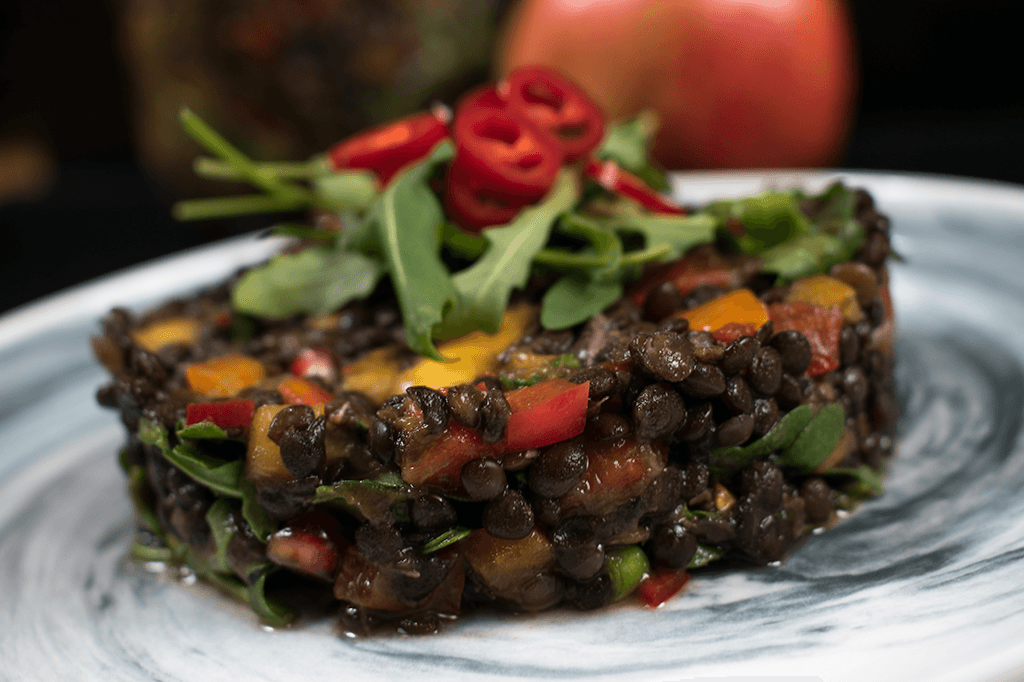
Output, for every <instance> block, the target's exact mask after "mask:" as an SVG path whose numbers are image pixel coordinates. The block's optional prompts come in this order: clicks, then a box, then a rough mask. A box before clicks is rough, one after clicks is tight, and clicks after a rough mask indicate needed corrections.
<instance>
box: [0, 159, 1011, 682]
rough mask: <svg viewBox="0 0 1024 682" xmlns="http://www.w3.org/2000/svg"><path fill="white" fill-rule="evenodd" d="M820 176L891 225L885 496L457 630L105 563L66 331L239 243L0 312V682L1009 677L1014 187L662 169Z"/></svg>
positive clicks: (99, 465) (110, 525) (104, 508)
mask: <svg viewBox="0 0 1024 682" xmlns="http://www.w3.org/2000/svg"><path fill="white" fill-rule="evenodd" d="M837 175H842V176H844V177H846V179H847V180H848V181H850V182H851V183H853V184H857V185H861V186H865V187H867V188H869V189H870V190H871V191H872V192H873V193H874V195H875V197H876V200H877V203H878V204H879V205H880V207H881V208H882V210H883V211H884V212H886V213H888V214H889V215H890V216H891V218H892V224H893V230H894V235H895V237H894V246H895V247H896V249H897V250H898V251H899V252H900V253H901V254H903V255H904V256H905V257H906V259H907V263H906V264H902V265H899V264H898V265H894V266H893V268H892V270H893V286H894V292H893V293H894V299H895V305H896V309H897V315H898V321H899V335H900V336H899V343H898V363H897V375H898V376H897V381H898V386H899V395H900V398H901V400H902V401H903V404H904V414H903V417H902V418H901V422H900V424H901V425H900V432H901V439H900V445H899V453H898V456H897V457H896V459H895V461H894V464H893V466H892V470H891V475H890V477H889V481H888V489H887V492H886V494H885V496H884V497H881V498H879V499H876V500H874V501H871V502H869V503H868V504H866V505H865V506H864V508H863V509H862V510H861V511H860V512H859V513H858V514H857V515H855V516H854V517H853V518H851V519H849V520H847V521H846V522H845V523H843V524H842V525H840V526H839V527H838V528H836V529H834V530H832V531H830V532H827V533H824V534H822V535H819V536H815V537H813V538H812V539H811V540H810V541H809V542H807V543H806V544H805V545H804V546H803V547H801V548H800V549H799V550H798V551H797V552H796V553H795V554H794V555H793V556H792V557H791V558H790V559H789V560H788V561H787V562H785V563H784V564H783V565H781V566H778V567H769V568H765V569H761V570H751V571H746V572H734V573H720V572H713V573H703V574H699V575H697V576H696V577H695V578H694V579H693V580H692V581H691V582H690V584H689V586H688V589H687V591H686V593H685V594H684V595H682V596H680V597H678V598H676V599H675V600H673V601H672V602H670V603H669V604H668V605H667V606H666V607H664V608H662V609H660V610H658V611H654V612H651V611H645V610H642V609H639V608H636V607H631V606H625V607H618V608H615V609H612V610H608V611H604V612H600V613H596V614H580V613H575V612H557V613H554V614H550V615H544V616H540V617H535V618H497V617H479V618H469V619H467V620H465V621H464V622H461V623H458V624H456V625H455V626H454V627H452V628H450V629H448V630H447V631H446V632H444V633H443V634H441V635H439V636H435V637H397V636H395V637H383V638H380V639H362V640H351V639H346V638H344V637H342V636H339V634H338V632H337V631H336V630H335V627H334V625H333V624H332V623H330V622H321V623H313V624H308V625H305V626H302V627H297V628H293V629H290V630H284V631H276V632H271V631H266V630H264V629H262V628H260V627H258V626H257V625H256V623H255V621H254V620H253V619H252V618H251V617H249V616H248V615H247V614H246V613H245V612H244V611H243V610H241V609H239V608H236V607H234V606H233V605H231V604H229V603H228V602H227V601H225V600H224V599H222V598H221V597H219V596H217V595H216V594H214V593H213V592H211V591H209V590H207V589H204V588H201V587H198V586H196V587H186V586H183V585H180V584H176V583H170V582H166V581H165V580H163V579H162V578H160V577H159V576H156V575H154V574H151V573H147V572H146V570H144V569H143V568H142V567H140V566H137V565H134V564H132V563H131V562H128V561H126V560H125V555H126V552H127V550H128V547H129V544H130V540H131V530H130V529H131V512H130V508H129V504H128V502H127V500H126V497H125V491H124V488H125V485H124V481H123V479H122V476H121V474H120V471H119V470H118V468H117V465H116V463H115V453H116V451H117V449H118V448H119V445H120V443H121V431H120V427H119V424H118V420H117V417H116V416H115V415H114V414H113V413H112V412H107V411H104V410H101V409H100V408H99V407H97V406H96V404H95V401H94V393H95V390H96V388H97V387H98V386H99V385H100V384H101V383H102V382H103V381H104V373H103V372H102V371H101V369H100V368H99V367H98V365H97V364H96V363H95V362H94V361H93V360H92V359H91V354H90V351H89V343H88V337H89V335H90V334H92V333H93V332H94V331H95V330H96V328H97V327H96V320H97V319H98V318H99V317H100V316H101V315H102V314H103V313H104V312H105V311H106V310H107V309H108V308H110V307H111V306H113V305H129V306H132V307H140V306H146V305H150V304H153V303H154V302H156V301H158V300H160V299H161V298H163V297H166V296H168V295H170V294H173V293H182V292H187V291H188V290H190V289H192V288H195V287H197V286H200V285H203V284H206V283H210V282H213V281H216V280H217V279H220V278H222V277H224V276H226V275H227V274H229V273H230V272H232V271H233V270H234V269H235V268H237V267H238V266H239V265H241V264H243V263H246V262H252V261H254V260H256V259H259V258H260V257H261V256H263V255H264V254H266V253H268V252H269V251H270V250H272V249H273V244H271V243H268V242H260V241H256V240H252V239H242V240H234V241H231V242H227V243H222V244H219V245H216V246H213V247H208V248H204V249H200V250H197V251H192V252H189V253H185V254H182V255H178V256H174V257H171V258H168V259H165V260H162V261H158V262H156V263H151V264H147V265H143V266H141V267H139V268H135V269H132V270H128V271H126V272H124V273H121V274H116V275H113V276H111V277H108V278H105V279H102V280H99V281H97V282H93V283H90V284H86V285H84V286H82V287H78V288H76V289H72V290H70V291H68V292H65V293H62V294H58V295H56V296H53V297H51V298H48V299H45V300H43V301H41V302H39V303H36V304H34V305H31V306H27V307H24V308H21V309H19V310H16V311H14V312H12V313H10V314H9V315H7V316H5V317H4V318H2V319H0V680H81V681H86V680H103V681H107V680H161V681H171V680H189V681H197V680H268V681H269V680H334V679H340V680H396V679H409V680H428V679H441V678H446V679H448V680H535V679H561V680H591V679H602V680H683V679H734V680H741V679H742V680H751V679H759V680H760V679H774V680H787V679H799V680H813V679H822V680H890V679H892V680H895V679H899V680H944V681H946V680H948V681H950V682H953V681H956V682H966V681H978V680H989V681H996V680H1012V679H1022V678H1024V493H1022V488H1024V444H1022V441H1021V426H1022V412H1024V188H1021V187H1017V186H1011V185H999V184H994V183H985V182H976V181H967V180H961V179H956V178H940V177H928V176H911V175H892V174H862V173H833V174H827V175H823V174H806V175H805V174H800V173H788V174H768V175H756V176H755V175H750V174H712V175H708V174H682V175H679V176H677V177H676V178H675V182H676V188H677V191H678V194H679V196H680V198H681V199H682V200H683V201H686V202H701V201H704V200H706V199H709V198H713V197H715V196H719V195H725V194H729V195H739V194H742V193H747V192H751V191H755V190H757V189H759V188H762V187H764V186H766V185H788V184H792V183H793V182H808V183H810V186H811V188H817V187H819V186H821V185H822V184H823V183H824V182H825V181H826V180H828V179H830V178H833V177H836V176H837Z"/></svg>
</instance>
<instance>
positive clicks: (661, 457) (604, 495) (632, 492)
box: [559, 439, 668, 515]
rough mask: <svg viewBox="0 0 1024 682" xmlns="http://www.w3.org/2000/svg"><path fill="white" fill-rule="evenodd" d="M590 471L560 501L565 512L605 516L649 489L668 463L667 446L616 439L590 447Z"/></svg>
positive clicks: (592, 443)
mask: <svg viewBox="0 0 1024 682" xmlns="http://www.w3.org/2000/svg"><path fill="white" fill-rule="evenodd" d="M584 451H585V452H586V454H587V469H586V471H584V472H583V476H582V477H581V478H580V481H579V483H578V484H577V485H576V487H575V488H573V489H572V490H570V491H569V492H567V493H566V494H565V495H563V496H562V497H561V498H559V500H560V503H561V505H562V510H563V511H566V510H570V509H577V508H583V509H584V510H585V511H586V512H587V513H589V514H595V515H603V514H605V513H607V512H609V511H610V510H612V509H614V508H615V507H618V506H619V505H621V504H624V503H625V502H626V501H628V500H629V499H630V498H632V497H636V496H637V495H640V494H642V493H643V491H644V490H646V489H647V486H648V485H650V484H651V481H653V480H654V479H655V478H656V477H657V476H658V474H660V473H661V472H662V471H663V470H664V469H665V465H666V464H667V463H668V446H667V445H666V444H665V443H638V442H636V441H634V440H630V439H616V440H606V441H599V442H591V443H586V444H585V445H584Z"/></svg>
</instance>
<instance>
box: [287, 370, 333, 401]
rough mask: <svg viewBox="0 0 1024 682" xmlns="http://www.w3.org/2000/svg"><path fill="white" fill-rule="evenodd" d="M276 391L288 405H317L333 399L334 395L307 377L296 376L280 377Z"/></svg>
mask: <svg viewBox="0 0 1024 682" xmlns="http://www.w3.org/2000/svg"><path fill="white" fill-rule="evenodd" d="M277 392H278V393H280V394H281V397H282V398H284V401H285V402H286V403H288V404H289V405H317V404H323V403H329V402H331V401H332V400H334V395H332V394H331V392H330V391H328V390H327V389H325V388H323V387H322V386H320V385H319V384H317V383H314V382H312V381H310V380H309V379H303V378H302V377H296V376H290V377H285V378H284V379H281V383H279V384H278V385H277Z"/></svg>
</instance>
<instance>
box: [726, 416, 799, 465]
mask: <svg viewBox="0 0 1024 682" xmlns="http://www.w3.org/2000/svg"><path fill="white" fill-rule="evenodd" d="M813 418H814V408H813V407H811V406H810V405H799V406H797V407H794V408H793V409H792V410H790V411H789V412H787V413H786V414H785V415H783V417H782V418H781V419H779V421H777V422H775V426H773V427H772V428H771V430H770V431H769V432H768V433H766V434H764V435H763V436H761V437H760V438H758V439H757V440H755V441H754V442H753V443H749V444H748V445H744V446H731V447H723V448H715V449H714V450H712V451H711V463H712V465H713V466H714V467H716V468H719V469H724V470H727V471H731V470H735V469H739V468H740V467H742V466H743V465H744V464H746V463H747V462H749V461H751V460H754V459H757V458H758V457H764V456H765V455H767V454H768V453H770V452H773V451H775V450H780V449H782V448H786V447H789V446H790V445H792V444H793V442H795V441H796V439H797V437H799V435H800V433H801V432H802V431H803V430H804V428H806V426H807V425H808V424H810V423H811V420H812V419H813Z"/></svg>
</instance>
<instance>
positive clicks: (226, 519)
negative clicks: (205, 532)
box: [206, 497, 235, 573]
mask: <svg viewBox="0 0 1024 682" xmlns="http://www.w3.org/2000/svg"><path fill="white" fill-rule="evenodd" d="M206 523H207V524H208V525H209V526H210V535H212V536H213V544H214V547H216V548H217V550H216V552H214V555H213V556H212V557H211V558H210V560H209V565H210V568H211V570H214V571H219V572H221V573H230V572H231V562H230V561H229V560H228V543H229V542H231V538H232V537H233V536H234V535H235V524H234V518H233V516H232V513H231V505H230V504H229V503H228V501H227V500H226V499H224V498H223V497H222V498H220V499H218V500H217V501H216V502H214V503H213V505H212V506H211V507H210V509H209V510H208V511H207V512H206Z"/></svg>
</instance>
